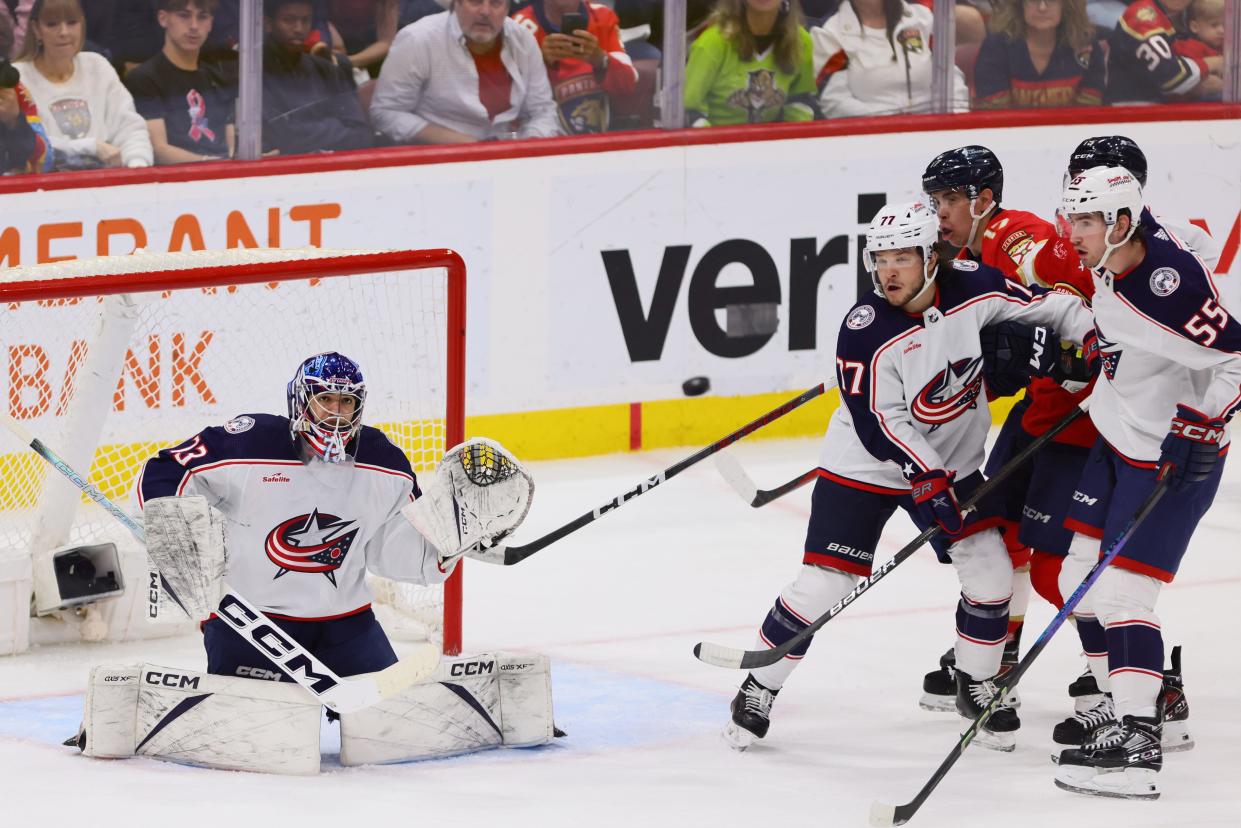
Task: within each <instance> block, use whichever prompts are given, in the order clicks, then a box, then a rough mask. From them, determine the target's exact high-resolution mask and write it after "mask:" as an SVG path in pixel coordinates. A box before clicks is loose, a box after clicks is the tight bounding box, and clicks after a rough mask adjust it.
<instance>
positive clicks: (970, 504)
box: [694, 398, 1090, 670]
mask: <svg viewBox="0 0 1241 828" xmlns="http://www.w3.org/2000/svg"><path fill="white" fill-rule="evenodd" d="M1089 406H1090V399H1089V398H1086V399H1084V400H1082V401H1081V402H1080V403H1078V404H1077V408H1075V409H1073V410H1072V411H1071V412H1069V414H1068V415H1067V416H1066V417H1065V418H1064V419H1063V420H1061V421H1060V422H1058V423H1056V424H1055V425H1054V426H1052V427H1051V428H1050V429H1048V430H1047V431H1046V432H1044V433H1043V434H1040V435H1039V436H1038V437H1036V438H1035V439H1034V440H1032V441H1031V442H1030V445H1028V446H1026V447H1025V448H1024V449H1022V450H1021V451H1019V452H1018V453H1017V454H1016V456H1014V457H1013V459H1012V460H1009V461H1008V462H1007V463H1005V464H1004V467H1003V468H1001V469H1000V470H999V471H998V472H996V473H995V476H994V477H992V478H991V479H990V480H987V481H984V482H983V484H982V485H981V486H979V487H978V488H977V489H975V490H974V494H973V496H971V497H970V498H969V499H968V500H966V501H965V503H964V504H963V505H962V506H961V511H962V513H963V514H964V513H965V512H968V511H970V510H972V509H973V508H974V507H975V506H976V505H977V504H978V503H979V502H980V501H981V500H982V499H983V498H984V497H986V496H987V495H988V494H990V492H991V491H992V490H993V489H995V487H996V486H998V485H1000V483H1002V482H1004V479H1005V478H1007V477H1008V476H1009V475H1010V474H1012V473H1013V472H1014V471H1016V470H1017V469H1018V468H1019V467H1020V466H1022V465H1023V464H1024V463H1025V462H1026V461H1027V460H1029V459H1030V458H1031V457H1033V456H1034V455H1035V453H1036V452H1038V451H1039V450H1040V449H1041V448H1042V447H1043V446H1045V445H1047V443H1048V442H1050V441H1051V440H1052V438H1054V437H1055V436H1056V435H1057V434H1059V433H1060V432H1061V431H1064V430H1065V429H1066V428H1068V427H1069V425H1070V424H1071V423H1072V422H1073V421H1074V420H1076V419H1077V418H1078V417H1080V416H1081V415H1082V414H1084V413H1086V410H1087V408H1089ZM939 533H940V528H939V525H938V524H936V525H934V526H928V527H927V528H926V529H923V530H922V531H921V532H920V533H918V536H917V537H916V538H914V539H913V540H911V541H910V542H909V543H907V544H905V545H904V546H903V547H901V549H900V551H899V552H897V553H896V554H895V555H893V556H892V557H891V558H889V559H888V560H887V561H885V562H884V563H883V565H882V566H880V567H879V569H877V570H875V571H874V572H872V573H871V575H870V577H868V578H863V579H862V580H861V581H859V582H858V585H857V586H856V587H854V588H853V591H852V592H850V593H849V594H848V595H846V596H845V597H843V598H841V599H840V600H839V601H837V602H836V603H835V605H834V606H832V608H831V609H829V610H828V611H827V612H825V613H823V614H822V615H820V616H819V617H818V618H816V619H815V620H814V621H813V622H811V624H810V626H808V627H806V629H804V630H802V631H801V632H799V633H797V635H795V636H793V637H792V638H790V639H789V640H788V641H786V642H784V643H783V644H781V645H780V646H778V647H770V648H768V649H766V650H738V649H736V648H733V647H725V646H723V645H721V644H711V643H707V642H699V643H698V644H695V645H694V656H695V657H696V658H697V659H698V660H699V661H705V662H706V663H707V664H713V665H715V666H716V667H728V668H731V669H734V670H737V669H740V670H752V669H754V668H755V667H766V666H767V665H769V664H775V663H776V662H777V661H779V660H780V659H782V658H784V657H785V656H786V655H788V654H789V653H791V652H792V651H793V650H794V648H796V647H797V646H799V645H800V644H802V643H804V642H805V641H807V640H808V639H809V638H810V637H811V636H812V635H814V634H815V633H816V632H818V631H819V630H821V629H823V626H824V625H825V624H827V622H828V621H831V620H832V619H833V618H835V617H836V616H837V615H840V613H842V612H844V611H845V608H846V607H848V606H849V605H850V604H852V603H853V601H854V600H855V599H856V598H857V597H858V596H860V595H861V594H862V593H864V592H866V590H868V589H870V588H871V587H872V586H874V585H875V584H876V583H878V582H879V581H880V580H881V579H883V578H884V577H885V576H886V575H887V574H888V573H889V572H891V571H892V570H893V569H896V567H898V566H900V565H901V564H902V563H904V562H905V561H906V560H907V559H908V558H909V557H910V556H911V555H913V554H914V553H915V552H917V551H918V549H919V548H920V547H921V546H922V544H924V543H926V542H927V541H929V540H930V539H931V538H933V537H935V536H936V535H938V534H939Z"/></svg>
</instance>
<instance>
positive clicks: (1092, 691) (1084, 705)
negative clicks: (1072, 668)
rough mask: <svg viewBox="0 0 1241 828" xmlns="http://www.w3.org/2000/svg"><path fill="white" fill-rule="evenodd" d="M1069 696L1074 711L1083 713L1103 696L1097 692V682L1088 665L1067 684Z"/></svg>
mask: <svg viewBox="0 0 1241 828" xmlns="http://www.w3.org/2000/svg"><path fill="white" fill-rule="evenodd" d="M1069 698H1071V699H1072V700H1073V712H1074V713H1085V712H1086V711H1087V710H1090V709H1092V708H1093V707H1094V706H1095V705H1097V704H1098V703H1099V701H1100V699H1102V698H1103V694H1102V693H1101V692H1099V683H1098V682H1097V681H1095V677H1094V674H1093V673H1091V672H1090V668H1089V667H1087V668H1086V669H1085V670H1083V671H1082V674H1081V675H1080V676H1078V677H1077V678H1075V679H1073V681H1072V683H1071V684H1069Z"/></svg>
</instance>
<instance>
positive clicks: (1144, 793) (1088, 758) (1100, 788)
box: [1056, 716, 1163, 799]
mask: <svg viewBox="0 0 1241 828" xmlns="http://www.w3.org/2000/svg"><path fill="white" fill-rule="evenodd" d="M1161 729H1162V728H1161V726H1160V723H1159V719H1158V717H1149V718H1148V717H1144V716H1125V717H1124V718H1123V719H1122V720H1121V723H1120V725H1119V726H1117V727H1115V728H1113V729H1112V730H1110V731H1109V732H1108V734H1107V736H1106V738H1105V739H1103V740H1102V741H1101V742H1100V743H1099V744H1098V745H1096V746H1092V747H1090V748H1083V749H1071V750H1066V751H1063V752H1062V753H1061V754H1060V767H1059V768H1057V769H1056V787H1058V788H1062V789H1064V790H1066V791H1071V792H1073V793H1080V794H1087V795H1089V796H1107V797H1112V798H1116V799H1158V798H1159V784H1158V774H1159V771H1160V769H1161V768H1162V767H1163V749H1162V748H1161V747H1160V742H1161V740H1162V734H1161V733H1160V731H1161Z"/></svg>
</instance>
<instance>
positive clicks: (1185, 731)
mask: <svg viewBox="0 0 1241 828" xmlns="http://www.w3.org/2000/svg"><path fill="white" fill-rule="evenodd" d="M1160 744H1161V746H1162V747H1163V752H1164V753H1179V752H1181V751H1185V750H1191V749H1192V748H1193V746H1194V737H1193V736H1191V735H1190V733H1189V723H1188V722H1164V723H1163V737H1162V738H1161V739H1160Z"/></svg>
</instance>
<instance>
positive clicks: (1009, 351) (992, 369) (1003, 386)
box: [978, 322, 1058, 397]
mask: <svg viewBox="0 0 1241 828" xmlns="http://www.w3.org/2000/svg"><path fill="white" fill-rule="evenodd" d="M978 341H979V344H980V345H981V346H982V360H983V377H984V378H985V379H986V381H987V389H988V390H989V391H990V392H991V395H992V396H993V397H1009V396H1012V395H1013V394H1016V393H1017V392H1018V391H1020V390H1021V389H1023V388H1025V387H1026V386H1027V385H1029V384H1030V379H1031V378H1032V377H1036V376H1045V375H1047V374H1049V373H1050V372H1051V370H1052V369H1053V368H1054V366H1055V364H1056V361H1057V356H1058V355H1057V353H1056V347H1055V345H1054V343H1055V342H1057V341H1058V339H1057V337H1056V335H1055V333H1053V332H1052V331H1051V329H1049V328H1046V327H1044V326H1042V325H1036V326H1033V327H1031V326H1030V325H1023V324H1021V323H1020V322H1000V323H998V324H995V325H988V326H987V327H985V328H983V329H982V330H981V331H979V332H978Z"/></svg>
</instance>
